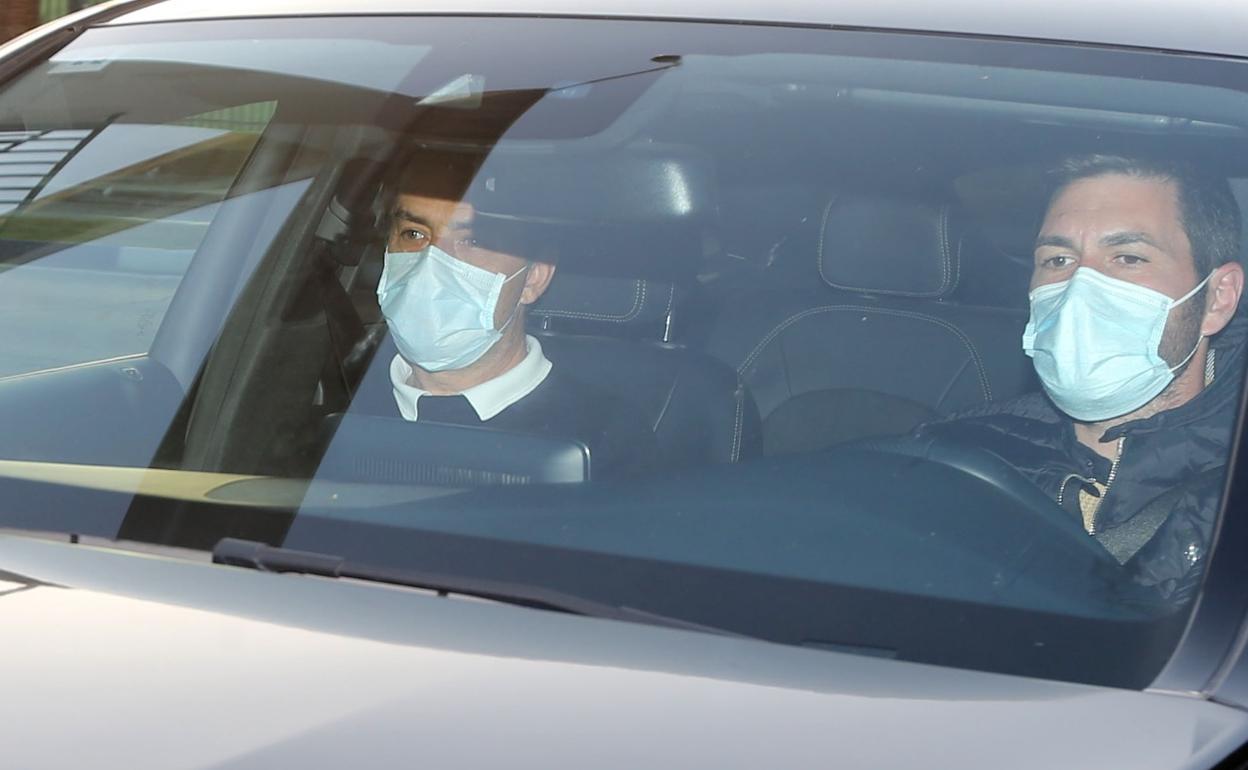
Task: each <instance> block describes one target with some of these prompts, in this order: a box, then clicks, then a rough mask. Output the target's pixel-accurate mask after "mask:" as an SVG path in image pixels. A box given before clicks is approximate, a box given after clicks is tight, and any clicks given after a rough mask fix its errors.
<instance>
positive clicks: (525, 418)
mask: <svg viewBox="0 0 1248 770" xmlns="http://www.w3.org/2000/svg"><path fill="white" fill-rule="evenodd" d="M394 355H395V353H394V349H393V347H392V346H390V345H384V344H383V345H382V348H381V350H379V351H378V353H377V355H376V357H374V359H373V365H372V366H371V367H370V369H369V372H368V373H367V374H366V375H365V377H364V380H363V381H362V382H361V383H360V386H359V388H358V390H357V391H356V395H355V398H354V399H353V400H352V402H351V408H350V411H351V412H352V413H354V414H369V415H377V416H386V417H399V409H398V406H397V405H396V404H395V401H394V392H393V386H392V385H391V382H390V374H389V372H390V361H391V359H393V357H394ZM425 421H429V422H439V423H443V424H451V425H465V426H476V427H486V428H494V429H497V430H504V431H509V432H513V433H529V434H534V435H541V436H549V437H552V438H564V439H573V440H577V441H580V442H581V443H583V444H585V446H586V447H588V448H589V457H590V463H589V467H590V474H591V478H594V479H601V478H606V477H620V476H629V475H633V474H636V473H641V472H643V471H645V470H647V469H648V468H649V467H651V462H652V459H653V458H654V457H655V456H656V453H657V442H656V440H655V437H654V432H653V431H652V430H651V429H650V426H649V425H647V424H646V422H645V420H644V418H643V417H642V415H641V411H640V410H639V409H637V408H635V407H633V406H632V405H631V404H629V403H627V402H625V401H623V400H621V399H619V398H616V397H614V396H612V395H610V394H608V393H606V392H604V391H601V390H599V389H596V388H594V387H593V386H592V385H588V384H586V383H583V382H581V381H580V380H578V379H576V378H575V377H574V376H572V375H570V374H568V373H566V372H564V371H562V370H560V369H557V368H556V369H552V370H551V372H550V374H548V375H547V376H546V379H544V380H542V382H541V384H540V385H538V386H537V387H536V388H535V389H534V390H533V391H532V392H531V393H529V394H528V395H526V396H525V397H524V398H521V399H520V400H519V401H517V402H515V403H514V404H511V405H510V406H508V407H507V408H506V409H504V410H503V411H501V412H499V413H498V414H496V415H494V416H493V417H492V418H490V419H488V420H482V419H481V418H479V417H478V416H477V413H476V412H475V411H474V410H473V409H472V406H471V405H470V404H469V403H468V401H467V400H466V399H465V398H464V397H463V396H421V397H420V400H419V401H418V402H417V422H425Z"/></svg>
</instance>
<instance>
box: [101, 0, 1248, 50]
mask: <svg viewBox="0 0 1248 770" xmlns="http://www.w3.org/2000/svg"><path fill="white" fill-rule="evenodd" d="M139 5H140V6H141V7H139V8H137V9H136V10H134V11H132V12H129V13H123V14H121V15H119V16H118V17H116V18H114V19H113V21H112V23H114V24H124V23H140V22H156V21H172V20H189V19H208V18H238V17H259V16H300V15H344V14H390V13H403V14H408V13H411V14H456V15H477V14H481V15H490V14H513V15H550V16H589V17H623V18H664V19H682V20H692V19H697V20H725V21H752V22H772V23H781V24H812V25H833V26H838V27H849V28H865V29H885V30H901V31H925V32H941V33H954V34H971V35H988V36H999V37H1014V38H1032V39H1038V40H1055V41H1068V42H1077V43H1093V44H1105V45H1114V46H1130V47H1140V48H1150V49H1160V50H1169V51H1185V52H1200V53H1206V54H1213V55H1220V56H1248V40H1245V37H1244V35H1243V30H1244V29H1245V28H1248V3H1245V2H1243V0H1011V1H1010V2H1008V3H1007V2H1001V0H942V1H941V2H931V0H894V1H893V2H880V1H879V0H837V2H826V1H825V0H768V1H767V2H762V0H598V2H596V3H594V4H593V6H592V9H591V8H590V7H589V4H588V3H586V2H585V0H420V1H419V2H417V0H163V1H161V2H156V3H154V4H151V3H150V0H149V2H147V3H143V2H140V3H139Z"/></svg>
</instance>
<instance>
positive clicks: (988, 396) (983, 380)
mask: <svg viewBox="0 0 1248 770" xmlns="http://www.w3.org/2000/svg"><path fill="white" fill-rule="evenodd" d="M837 310H853V311H856V312H860V313H879V314H881V315H891V316H895V317H898V318H910V319H913V320H917V321H926V322H928V323H932V324H936V325H937V326H940V327H942V328H944V329H945V330H946V331H949V332H952V333H953V334H954V336H956V337H957V338H958V339H959V340H961V341H962V344H963V345H965V346H966V348H967V350H969V351H970V353H971V357H972V358H973V359H974V360H975V370H976V373H977V374H978V375H979V384H980V387H981V388H982V389H983V394H984V399H985V400H986V401H991V400H992V387H991V386H990V385H989V383H988V373H987V371H986V369H985V368H984V360H983V357H982V356H981V355H980V353H979V348H977V347H975V343H974V342H973V341H972V340H971V338H970V337H968V336H966V334H965V332H963V331H962V330H961V329H959V328H958V327H956V326H954V325H953V324H951V323H949V322H948V321H945V320H943V319H941V318H936V317H934V316H929V315H923V314H922V313H914V312H911V311H908V310H895V309H893V308H882V307H866V306H863V305H823V306H821V307H813V308H807V309H806V310H803V311H801V312H800V313H795V314H793V315H792V316H789V317H788V318H786V319H785V320H784V321H781V322H780V323H779V324H778V325H776V327H775V328H773V329H772V330H771V331H770V332H768V333H767V335H766V336H764V337H763V339H762V340H761V341H760V342H759V343H758V344H757V345H755V346H754V349H753V350H751V351H750V354H749V355H748V356H746V358H745V361H744V362H743V363H742V364H741V365H740V366H739V367H737V374H739V375H741V376H745V372H746V370H748V369H749V368H750V367H751V366H752V365H753V364H754V361H755V359H757V358H758V357H759V356H760V355H762V352H763V350H765V349H766V348H767V347H768V346H769V345H771V343H772V342H774V341H775V339H776V337H778V336H780V335H781V334H782V333H783V332H784V331H785V330H786V329H788V328H789V327H790V326H792V325H793V324H795V323H797V322H798V321H801V320H802V319H804V318H807V317H809V316H812V315H816V314H819V313H830V312H833V311H837Z"/></svg>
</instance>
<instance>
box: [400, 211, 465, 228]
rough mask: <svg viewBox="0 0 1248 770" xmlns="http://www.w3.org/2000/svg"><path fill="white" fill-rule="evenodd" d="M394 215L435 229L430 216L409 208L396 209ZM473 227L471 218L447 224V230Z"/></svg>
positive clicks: (455, 220)
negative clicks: (421, 214)
mask: <svg viewBox="0 0 1248 770" xmlns="http://www.w3.org/2000/svg"><path fill="white" fill-rule="evenodd" d="M394 216H395V217H396V218H398V219H405V220H407V221H408V222H415V223H416V224H418V225H424V226H425V227H427V228H429V229H430V230H433V229H435V227H434V224H433V222H432V221H430V220H429V219H428V218H426V217H422V216H420V215H419V214H414V213H412V212H410V211H408V210H407V209H403V208H400V209H395V211H394ZM471 227H472V220H471V219H454V220H452V221H451V222H449V223H448V224H447V230H449V231H457V230H468V229H470V228H471Z"/></svg>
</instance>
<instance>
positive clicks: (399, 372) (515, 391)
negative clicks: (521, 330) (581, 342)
mask: <svg viewBox="0 0 1248 770" xmlns="http://www.w3.org/2000/svg"><path fill="white" fill-rule="evenodd" d="M524 341H525V349H526V350H527V352H526V353H525V356H524V358H523V359H521V361H520V363H518V364H516V365H515V366H513V367H511V368H510V369H508V370H507V371H505V372H503V373H502V374H500V375H498V376H497V377H495V378H494V379H492V380H486V381H485V382H483V383H481V384H479V385H473V386H472V387H471V388H468V389H466V390H464V392H463V393H462V394H461V395H462V396H463V397H464V398H466V399H468V403H469V404H470V405H471V406H472V408H473V411H475V412H476V413H477V417H480V418H481V419H482V420H488V419H490V418H492V417H494V416H495V415H497V414H498V413H499V412H501V411H503V410H504V409H506V408H507V407H509V406H511V405H512V404H514V403H516V402H517V401H519V400H520V399H522V398H524V397H525V396H527V395H529V394H530V393H532V392H533V391H534V389H536V388H537V386H538V385H541V384H542V381H543V380H545V379H546V375H548V374H550V370H551V369H552V368H553V367H552V364H551V363H550V360H549V359H547V358H546V356H545V355H544V354H543V353H542V345H541V343H539V342H538V341H537V338H536V337H533V336H531V335H528V336H526V337H525V338H524ZM411 376H412V367H411V364H409V363H407V361H405V360H403V356H397V355H396V356H395V357H394V359H393V360H392V361H391V362H390V384H391V385H392V386H393V388H394V401H395V403H396V404H398V406H399V414H401V415H403V419H405V420H415V419H416V415H417V402H418V401H420V397H421V396H427V395H429V391H426V390H421V389H420V388H418V387H416V386H415V385H412V384H411V382H410V378H411Z"/></svg>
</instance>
